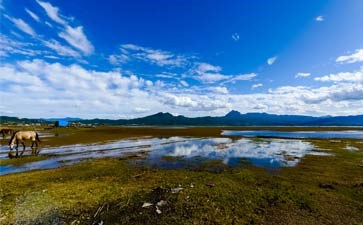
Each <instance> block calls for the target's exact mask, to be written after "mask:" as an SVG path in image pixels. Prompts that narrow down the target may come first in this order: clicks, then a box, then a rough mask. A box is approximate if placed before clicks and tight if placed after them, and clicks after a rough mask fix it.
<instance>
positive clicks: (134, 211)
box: [0, 127, 363, 224]
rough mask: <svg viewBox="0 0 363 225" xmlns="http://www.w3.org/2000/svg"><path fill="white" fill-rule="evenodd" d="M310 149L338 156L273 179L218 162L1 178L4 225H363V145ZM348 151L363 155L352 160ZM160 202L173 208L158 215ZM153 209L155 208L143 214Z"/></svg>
mask: <svg viewBox="0 0 363 225" xmlns="http://www.w3.org/2000/svg"><path fill="white" fill-rule="evenodd" d="M223 129H225V128H205V127H193V128H179V129H163V128H156V127H152V128H150V127H149V128H148V127H144V128H127V127H111V128H110V127H99V128H79V129H77V128H57V129H53V130H49V131H47V132H50V133H53V134H55V136H54V137H49V138H44V139H43V142H42V146H59V145H65V144H79V143H90V142H101V141H109V140H116V139H120V138H130V137H144V136H163V137H167V136H196V137H199V136H203V137H205V136H209V137H217V136H220V131H221V130H223ZM234 129H240V128H234ZM244 129H250V128H244ZM260 129H266V128H260ZM267 129H271V128H267ZM275 129H291V130H296V129H297V128H275ZM299 129H306V128H299ZM310 129H312V128H310ZM313 129H316V130H319V129H320V128H313ZM337 129H338V128H337ZM311 141H312V142H313V143H314V144H315V145H316V146H317V147H319V148H321V149H328V151H329V152H330V153H332V154H333V155H332V156H307V157H305V158H304V159H303V160H302V162H301V163H300V164H299V165H298V166H297V167H293V168H283V169H281V170H279V171H275V172H274V173H273V174H271V173H269V172H267V171H266V170H264V169H262V168H256V167H253V166H251V165H248V163H246V166H245V167H240V168H230V167H227V166H225V165H223V164H221V163H220V162H218V161H210V162H206V163H203V164H201V166H200V167H199V168H196V169H193V170H191V169H178V170H161V169H154V168H148V167H145V166H142V165H139V164H138V163H137V161H135V157H130V158H129V159H127V158H122V159H116V158H114V159H110V158H109V159H100V160H92V161H87V162H83V163H81V164H78V165H74V166H68V167H63V168H59V169H53V170H43V171H32V172H26V173H19V174H10V175H5V176H1V177H0V224H97V223H99V222H101V221H103V223H104V224H362V221H363V214H362V213H361V212H362V211H363V167H360V164H362V160H363V151H362V149H363V142H362V141H359V140H342V141H339V142H330V141H328V140H311ZM347 145H349V146H355V147H356V148H358V149H361V150H358V151H347V150H345V147H346V146H347ZM42 157H44V156H39V157H34V156H30V157H24V158H19V159H12V160H2V161H0V165H7V164H13V165H21V164H22V163H26V162H29V161H36V160H40V159H43V158H42ZM136 160H137V158H136ZM165 160H170V161H174V160H179V159H178V158H165ZM181 188H182V189H181ZM161 200H164V201H166V203H165V202H161V203H162V204H161V206H158V208H156V206H155V204H157V203H158V202H159V204H160V201H161ZM145 202H148V203H152V204H153V205H152V206H150V207H145V208H142V205H143V204H144V203H145ZM157 209H158V210H160V211H158V212H157ZM160 212H161V213H160Z"/></svg>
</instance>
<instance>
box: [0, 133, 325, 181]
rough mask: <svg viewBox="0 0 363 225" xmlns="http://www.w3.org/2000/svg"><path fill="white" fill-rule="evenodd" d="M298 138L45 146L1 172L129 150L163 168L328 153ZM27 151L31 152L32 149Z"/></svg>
mask: <svg viewBox="0 0 363 225" xmlns="http://www.w3.org/2000/svg"><path fill="white" fill-rule="evenodd" d="M316 150H317V149H316V147H315V146H314V145H313V144H312V143H310V142H308V141H304V140H299V139H274V138H258V139H256V138H239V139H235V138H234V139H232V138H227V137H226V138H187V137H170V138H139V139H124V140H120V141H113V142H107V143H94V144H88V145H81V144H78V145H68V146H61V147H51V148H46V147H43V148H41V149H40V155H47V156H50V158H47V159H45V160H40V161H36V162H28V163H24V164H22V165H16V166H15V165H4V166H0V175H4V174H10V173H17V172H24V171H30V170H38V169H52V168H58V167H61V166H67V165H72V164H76V163H79V162H81V161H83V160H87V159H93V158H105V157H123V156H128V155H130V153H133V154H135V153H136V154H137V153H140V154H141V153H145V152H147V154H142V155H143V156H144V157H145V158H144V159H142V160H141V159H140V160H138V162H140V163H144V164H148V165H151V166H157V167H161V168H185V167H186V168H188V167H193V166H195V165H198V164H200V163H201V162H203V161H208V160H220V161H221V162H223V163H224V164H226V165H229V166H240V165H243V164H244V163H246V161H247V162H248V163H250V164H253V165H256V166H261V167H270V168H278V167H286V166H295V165H297V164H298V163H299V161H300V159H301V158H302V157H304V156H305V155H307V154H314V155H328V153H326V152H321V151H316ZM7 154H8V146H0V159H5V158H7ZM25 154H30V150H29V149H28V151H27V152H26V153H25Z"/></svg>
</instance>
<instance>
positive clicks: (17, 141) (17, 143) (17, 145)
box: [15, 140, 19, 158]
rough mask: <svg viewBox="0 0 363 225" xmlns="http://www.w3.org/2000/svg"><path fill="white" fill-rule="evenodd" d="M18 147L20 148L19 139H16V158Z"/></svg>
mask: <svg viewBox="0 0 363 225" xmlns="http://www.w3.org/2000/svg"><path fill="white" fill-rule="evenodd" d="M18 148H19V140H16V147H15V149H16V155H15V157H16V158H18Z"/></svg>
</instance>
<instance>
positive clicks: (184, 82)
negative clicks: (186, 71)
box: [180, 80, 189, 87]
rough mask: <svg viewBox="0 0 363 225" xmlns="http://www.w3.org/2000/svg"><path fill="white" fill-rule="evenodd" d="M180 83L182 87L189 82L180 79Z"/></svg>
mask: <svg viewBox="0 0 363 225" xmlns="http://www.w3.org/2000/svg"><path fill="white" fill-rule="evenodd" d="M180 84H181V85H183V86H184V87H189V84H188V83H187V82H186V81H184V80H181V81H180Z"/></svg>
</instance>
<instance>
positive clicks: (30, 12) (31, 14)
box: [25, 8, 40, 22]
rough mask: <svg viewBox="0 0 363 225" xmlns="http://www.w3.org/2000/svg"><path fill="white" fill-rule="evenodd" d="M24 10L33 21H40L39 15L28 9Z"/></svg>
mask: <svg viewBox="0 0 363 225" xmlns="http://www.w3.org/2000/svg"><path fill="white" fill-rule="evenodd" d="M25 11H26V12H27V13H28V14H29V16H31V17H32V18H33V19H34V20H35V21H37V22H40V19H39V16H37V15H36V14H35V13H33V12H32V11H30V10H29V9H27V8H25Z"/></svg>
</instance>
